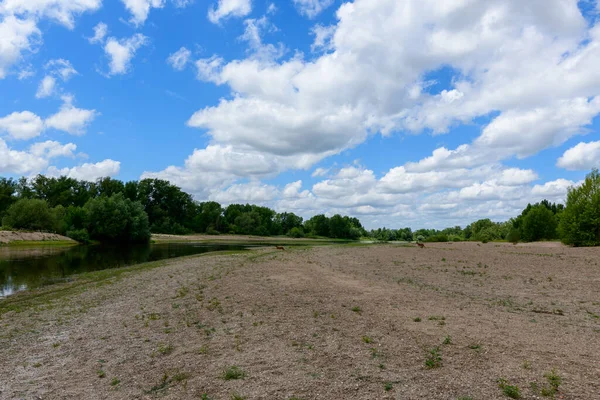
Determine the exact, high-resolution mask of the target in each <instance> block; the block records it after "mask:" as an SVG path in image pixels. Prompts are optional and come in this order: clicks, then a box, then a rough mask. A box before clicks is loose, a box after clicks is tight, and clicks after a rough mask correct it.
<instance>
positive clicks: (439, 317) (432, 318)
mask: <svg viewBox="0 0 600 400" xmlns="http://www.w3.org/2000/svg"><path fill="white" fill-rule="evenodd" d="M429 320H430V321H445V320H446V317H444V316H443V315H432V316H430V317H429Z"/></svg>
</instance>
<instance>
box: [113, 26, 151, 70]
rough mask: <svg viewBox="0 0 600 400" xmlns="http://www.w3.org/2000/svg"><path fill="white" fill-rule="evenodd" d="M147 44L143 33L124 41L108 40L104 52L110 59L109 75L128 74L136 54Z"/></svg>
mask: <svg viewBox="0 0 600 400" xmlns="http://www.w3.org/2000/svg"><path fill="white" fill-rule="evenodd" d="M147 43H148V38H147V37H146V36H144V35H142V34H141V33H136V34H135V35H133V36H131V37H130V38H124V39H116V38H114V37H110V38H108V39H107V41H106V45H105V46H104V52H105V53H106V55H107V56H108V57H109V58H110V62H109V69H110V72H109V75H122V74H126V73H127V72H128V71H129V70H130V68H131V60H132V59H133V57H134V56H135V53H136V52H137V51H138V50H139V49H140V47H142V46H144V45H146V44H147Z"/></svg>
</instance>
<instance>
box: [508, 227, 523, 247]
mask: <svg viewBox="0 0 600 400" xmlns="http://www.w3.org/2000/svg"><path fill="white" fill-rule="evenodd" d="M506 240H507V241H508V242H510V243H514V244H517V243H519V241H520V240H521V233H520V232H519V230H518V229H515V228H513V229H511V230H510V232H508V235H506Z"/></svg>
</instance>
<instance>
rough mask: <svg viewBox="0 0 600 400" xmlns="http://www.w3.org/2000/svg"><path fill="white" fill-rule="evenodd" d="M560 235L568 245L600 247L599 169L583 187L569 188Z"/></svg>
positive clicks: (588, 176) (593, 172)
mask: <svg viewBox="0 0 600 400" xmlns="http://www.w3.org/2000/svg"><path fill="white" fill-rule="evenodd" d="M559 233H560V238H561V240H562V242H563V243H565V244H568V245H573V246H598V245H600V173H599V172H598V170H597V169H594V170H593V171H592V172H591V173H590V174H588V175H587V176H586V178H585V181H584V182H583V184H582V185H581V186H579V187H576V188H574V187H572V188H569V192H568V194H567V204H566V207H565V210H564V211H563V213H562V215H561V218H560V224H559Z"/></svg>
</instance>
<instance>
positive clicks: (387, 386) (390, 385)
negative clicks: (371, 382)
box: [383, 382, 394, 392]
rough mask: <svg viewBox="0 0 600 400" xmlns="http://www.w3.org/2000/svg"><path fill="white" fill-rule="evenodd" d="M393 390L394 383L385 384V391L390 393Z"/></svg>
mask: <svg viewBox="0 0 600 400" xmlns="http://www.w3.org/2000/svg"><path fill="white" fill-rule="evenodd" d="M393 388H394V385H393V384H392V382H387V383H386V384H385V386H384V387H383V389H384V390H385V391H386V392H389V391H390V390H392V389H393Z"/></svg>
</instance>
